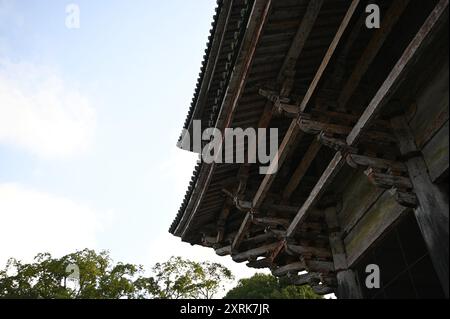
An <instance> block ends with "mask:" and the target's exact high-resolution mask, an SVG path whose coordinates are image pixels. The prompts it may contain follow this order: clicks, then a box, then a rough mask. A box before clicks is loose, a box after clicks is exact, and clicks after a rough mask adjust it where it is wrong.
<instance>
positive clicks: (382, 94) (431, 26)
mask: <svg viewBox="0 0 450 319" xmlns="http://www.w3.org/2000/svg"><path fill="white" fill-rule="evenodd" d="M445 21H448V0H440V1H439V3H438V4H437V5H436V7H435V8H434V9H433V11H432V12H431V14H430V15H429V16H428V18H427V19H426V21H425V23H424V24H423V25H422V27H421V28H420V30H419V32H418V33H417V34H416V36H415V37H414V39H413V40H412V41H411V43H410V44H409V45H408V47H407V48H406V50H405V51H404V52H403V54H402V56H401V57H400V59H399V60H398V62H397V63H396V65H395V66H394V68H393V69H392V71H391V72H390V74H389V75H388V77H387V79H386V80H385V81H384V83H383V84H382V86H381V87H380V89H379V90H378V92H377V93H376V94H375V96H374V98H373V99H372V101H371V102H370V104H369V106H368V107H367V108H366V109H365V111H364V113H363V114H362V115H361V118H360V119H359V121H358V123H356V125H355V127H354V128H353V130H352V132H351V133H350V134H349V136H348V137H347V144H349V145H351V146H354V145H355V144H356V143H358V141H359V139H360V138H361V133H362V132H363V131H364V130H367V129H368V127H369V126H370V125H371V124H372V122H373V121H374V119H375V118H376V117H377V115H378V113H379V111H380V110H381V108H382V107H383V106H385V105H386V104H387V103H388V102H389V100H390V99H391V98H392V96H393V95H394V94H395V92H396V90H397V88H398V87H399V86H400V85H401V83H402V82H403V80H404V79H405V77H406V76H407V75H408V74H409V73H410V72H411V70H412V69H413V67H414V65H415V62H417V60H418V57H419V56H420V55H421V54H422V53H423V52H424V51H425V49H426V48H427V47H428V44H429V43H430V42H431V41H433V39H434V38H435V37H436V36H437V34H438V33H439V31H440V30H441V29H442V28H443V27H445Z"/></svg>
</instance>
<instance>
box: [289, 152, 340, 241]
mask: <svg viewBox="0 0 450 319" xmlns="http://www.w3.org/2000/svg"><path fill="white" fill-rule="evenodd" d="M344 164H345V159H344V157H343V156H342V154H341V152H337V153H336V154H335V156H334V157H333V159H332V160H331V162H330V164H329V165H328V167H327V168H326V169H325V172H324V173H323V174H322V176H321V177H320V179H319V181H318V182H317V184H316V185H315V186H314V188H313V190H312V191H311V193H310V194H309V196H308V199H307V200H306V201H305V203H304V204H303V206H302V207H301V208H300V210H299V211H298V213H297V215H296V216H295V218H294V220H293V221H292V222H291V224H290V225H289V228H288V230H287V232H286V237H287V238H290V237H292V236H293V235H294V233H295V231H296V229H297V227H298V226H299V225H300V224H301V223H302V222H303V221H304V219H305V217H306V214H307V213H308V211H309V210H310V209H311V208H312V207H313V206H314V205H315V204H316V203H317V201H318V200H319V198H320V197H321V196H322V194H323V193H324V192H325V189H326V187H327V186H328V185H329V184H330V183H331V182H332V180H333V179H334V177H335V176H336V175H337V174H338V172H339V170H340V169H341V168H342V167H343V166H344Z"/></svg>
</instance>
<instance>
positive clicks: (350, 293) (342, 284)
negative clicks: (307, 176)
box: [325, 207, 363, 299]
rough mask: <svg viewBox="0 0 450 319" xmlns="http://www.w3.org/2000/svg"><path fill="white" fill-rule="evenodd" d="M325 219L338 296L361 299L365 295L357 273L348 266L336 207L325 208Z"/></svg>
mask: <svg viewBox="0 0 450 319" xmlns="http://www.w3.org/2000/svg"><path fill="white" fill-rule="evenodd" d="M325 219H326V222H327V225H328V228H329V231H330V234H329V236H330V247H331V251H332V253H333V262H334V269H335V271H336V279H337V283H338V289H337V292H336V296H337V297H338V298H340V299H361V298H362V297H363V296H362V293H361V289H360V287H359V284H358V281H357V280H356V275H355V273H354V271H353V270H351V269H349V267H348V262H347V254H346V253H345V247H344V243H343V241H342V233H341V231H340V226H339V221H338V219H337V215H336V208H335V207H329V208H327V209H326V210H325Z"/></svg>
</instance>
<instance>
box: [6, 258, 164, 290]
mask: <svg viewBox="0 0 450 319" xmlns="http://www.w3.org/2000/svg"><path fill="white" fill-rule="evenodd" d="M142 274H143V269H142V267H141V266H136V265H133V264H123V263H117V264H114V263H113V262H112V260H111V258H110V257H109V254H108V252H106V251H102V252H100V253H98V254H97V253H96V252H95V251H93V250H88V249H85V250H82V251H78V252H75V253H72V254H68V255H65V256H63V257H61V258H53V257H52V256H51V255H50V254H49V253H41V254H38V255H37V256H36V257H35V258H34V262H32V263H22V262H21V261H18V260H16V259H14V258H11V259H9V261H8V263H7V265H6V268H5V269H4V270H1V271H0V297H1V298H33V299H34V298H46V299H47V298H49V299H50V298H51V299H54V298H66V299H75V298H89V299H118V298H145V297H148V296H150V295H152V294H154V293H156V291H157V289H158V287H157V285H156V283H155V282H154V280H153V278H151V277H144V276H143V275H142ZM75 278H76V279H77V280H72V279H75Z"/></svg>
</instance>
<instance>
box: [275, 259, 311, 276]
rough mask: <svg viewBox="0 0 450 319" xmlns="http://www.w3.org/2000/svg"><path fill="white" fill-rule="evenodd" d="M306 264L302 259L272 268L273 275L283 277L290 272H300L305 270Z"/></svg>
mask: <svg viewBox="0 0 450 319" xmlns="http://www.w3.org/2000/svg"><path fill="white" fill-rule="evenodd" d="M305 270H306V265H305V263H304V262H302V261H298V262H294V263H291V264H288V265H285V266H281V267H278V268H276V269H273V270H272V275H274V276H276V277H282V276H285V275H287V274H288V273H298V272H299V271H305Z"/></svg>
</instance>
